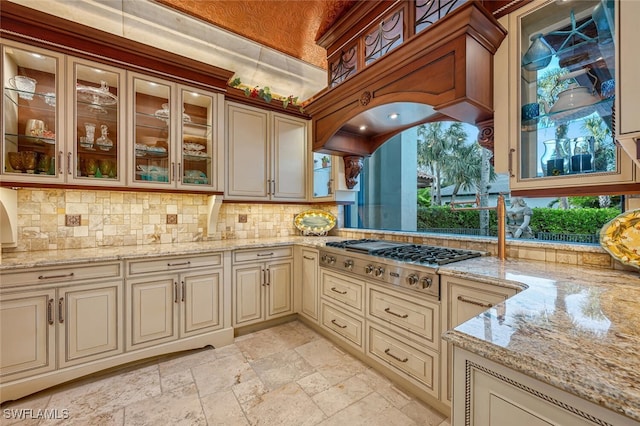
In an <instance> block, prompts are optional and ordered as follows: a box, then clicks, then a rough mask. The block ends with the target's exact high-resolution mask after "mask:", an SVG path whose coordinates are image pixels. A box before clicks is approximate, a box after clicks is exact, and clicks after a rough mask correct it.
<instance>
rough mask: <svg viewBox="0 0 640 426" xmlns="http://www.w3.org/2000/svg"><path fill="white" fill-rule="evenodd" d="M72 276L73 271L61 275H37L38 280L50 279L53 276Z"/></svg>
mask: <svg viewBox="0 0 640 426" xmlns="http://www.w3.org/2000/svg"><path fill="white" fill-rule="evenodd" d="M72 276H73V272H70V273H68V274H62V275H40V276H38V279H39V280H51V279H54V278H67V277H72Z"/></svg>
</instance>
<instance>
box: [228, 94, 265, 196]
mask: <svg viewBox="0 0 640 426" xmlns="http://www.w3.org/2000/svg"><path fill="white" fill-rule="evenodd" d="M268 118H269V113H268V112H267V111H263V110H259V109H257V108H250V107H246V106H243V105H238V104H233V103H230V102H229V103H227V115H226V122H227V130H226V131H227V138H226V140H227V152H228V153H227V155H228V162H227V164H228V166H227V167H228V171H227V175H228V178H227V182H226V191H225V195H226V198H234V197H235V198H252V199H265V200H266V199H268V198H269V192H270V191H271V188H270V186H271V185H270V184H271V182H270V180H271V178H270V176H269V170H268V167H267V165H268V164H269V129H268V124H269V122H268Z"/></svg>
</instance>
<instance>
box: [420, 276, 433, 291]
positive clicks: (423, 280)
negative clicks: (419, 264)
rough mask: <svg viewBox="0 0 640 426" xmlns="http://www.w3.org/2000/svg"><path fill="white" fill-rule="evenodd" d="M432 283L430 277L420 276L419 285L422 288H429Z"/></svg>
mask: <svg viewBox="0 0 640 426" xmlns="http://www.w3.org/2000/svg"><path fill="white" fill-rule="evenodd" d="M432 284H433V281H432V280H431V277H422V278H421V279H420V287H422V288H423V289H424V288H430V287H431V285H432Z"/></svg>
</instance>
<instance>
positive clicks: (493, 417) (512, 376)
mask: <svg viewBox="0 0 640 426" xmlns="http://www.w3.org/2000/svg"><path fill="white" fill-rule="evenodd" d="M454 362H455V368H454V380H455V398H454V406H453V412H452V422H451V424H452V426H511V425H527V426H542V425H572V426H573V425H575V426H580V425H584V426H587V425H594V424H597V425H616V426H632V425H637V424H638V423H637V422H636V421H634V420H632V419H630V418H628V417H623V416H621V415H619V414H617V413H614V412H613V411H610V410H607V409H605V408H602V407H600V406H598V405H596V404H594V403H592V402H588V401H585V400H583V399H581V398H578V397H576V396H574V395H571V394H569V393H568V392H565V391H562V390H560V389H558V388H556V387H553V386H550V385H548V384H546V383H542V382H540V381H538V380H535V379H533V378H531V377H529V376H526V375H524V374H521V373H519V372H517V371H514V370H511V369H509V368H507V367H504V366H502V365H500V364H497V363H495V362H492V361H489V360H486V359H484V358H482V357H479V356H478V355H476V354H472V353H470V352H468V351H466V350H464V349H461V348H459V347H457V346H456V347H454Z"/></svg>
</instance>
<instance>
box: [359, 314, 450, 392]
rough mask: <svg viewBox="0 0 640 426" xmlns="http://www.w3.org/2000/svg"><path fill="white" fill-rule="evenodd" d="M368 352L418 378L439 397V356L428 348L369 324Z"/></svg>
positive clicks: (402, 371)
mask: <svg viewBox="0 0 640 426" xmlns="http://www.w3.org/2000/svg"><path fill="white" fill-rule="evenodd" d="M368 352H369V354H370V355H371V356H373V357H374V358H376V359H378V360H380V361H382V362H383V363H385V364H387V365H388V366H391V367H393V368H394V369H396V370H399V371H400V372H401V373H404V374H405V375H407V376H409V377H411V378H413V379H415V380H417V381H418V382H420V383H421V385H422V387H423V388H426V390H427V392H428V393H430V394H431V395H433V396H435V397H438V388H439V386H438V374H437V368H438V365H439V356H438V354H437V353H436V352H431V351H430V350H429V349H427V348H421V349H418V348H417V347H415V346H413V345H409V344H406V343H403V342H401V341H400V340H398V339H396V338H394V337H391V336H390V335H389V334H387V333H385V332H383V331H382V330H380V329H377V328H375V327H373V326H371V325H369V340H368Z"/></svg>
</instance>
